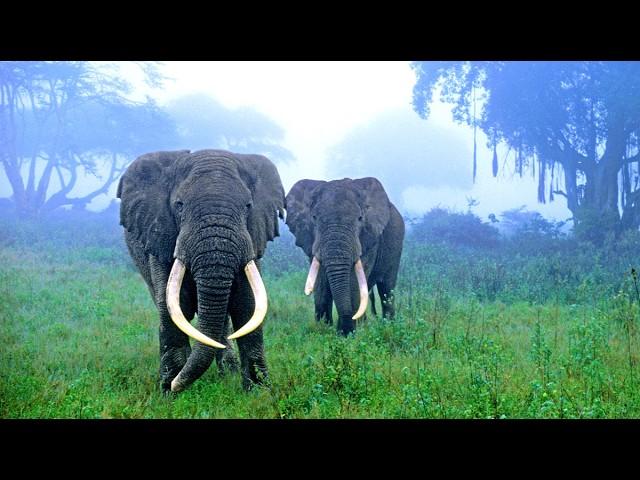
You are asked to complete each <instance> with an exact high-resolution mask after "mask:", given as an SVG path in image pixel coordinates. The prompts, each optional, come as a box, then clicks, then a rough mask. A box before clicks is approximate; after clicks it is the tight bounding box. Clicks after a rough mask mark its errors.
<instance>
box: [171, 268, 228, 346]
mask: <svg viewBox="0 0 640 480" xmlns="http://www.w3.org/2000/svg"><path fill="white" fill-rule="evenodd" d="M186 270H187V269H186V267H185V266H184V264H183V263H182V262H181V261H180V260H178V259H177V258H176V259H175V260H174V262H173V267H171V273H170V274H169V280H168V281H167V292H166V297H167V309H168V310H169V315H170V316H171V320H173V323H175V324H176V326H177V327H178V328H179V329H180V330H182V331H183V332H184V333H186V334H187V335H189V336H190V337H191V338H194V339H195V340H198V341H199V342H202V343H204V344H205V345H209V346H211V347H216V348H226V347H225V346H224V345H223V344H221V343H218V342H216V341H215V340H213V339H211V338H209V337H207V336H206V335H205V334H204V333H202V332H199V331H198V330H197V329H196V328H195V327H194V326H193V325H191V324H190V323H189V321H188V320H187V319H186V318H184V315H183V314H182V310H181V309H180V287H182V279H183V278H184V272H185V271H186Z"/></svg>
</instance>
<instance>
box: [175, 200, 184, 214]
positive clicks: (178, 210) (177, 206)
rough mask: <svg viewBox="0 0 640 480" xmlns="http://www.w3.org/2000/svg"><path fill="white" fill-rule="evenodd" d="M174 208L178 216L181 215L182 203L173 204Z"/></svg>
mask: <svg viewBox="0 0 640 480" xmlns="http://www.w3.org/2000/svg"><path fill="white" fill-rule="evenodd" d="M174 207H175V209H176V212H177V213H178V214H180V213H182V208H183V207H184V203H182V202H181V201H180V200H178V201H177V202H176V203H175V204H174Z"/></svg>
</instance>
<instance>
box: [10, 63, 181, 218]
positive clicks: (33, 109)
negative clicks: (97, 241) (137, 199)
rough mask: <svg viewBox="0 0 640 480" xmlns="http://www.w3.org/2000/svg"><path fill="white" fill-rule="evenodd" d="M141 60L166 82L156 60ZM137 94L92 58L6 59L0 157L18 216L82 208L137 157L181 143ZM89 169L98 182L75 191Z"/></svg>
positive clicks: (155, 81) (150, 75)
mask: <svg viewBox="0 0 640 480" xmlns="http://www.w3.org/2000/svg"><path fill="white" fill-rule="evenodd" d="M139 66H140V67H141V68H142V70H143V73H144V79H145V81H146V82H147V84H148V85H151V86H159V85H161V83H162V80H163V77H162V76H161V75H160V74H159V73H158V70H157V68H156V66H155V65H153V64H139ZM131 92H132V86H131V85H130V83H129V82H127V81H126V80H125V79H124V78H122V76H121V75H120V74H119V73H118V72H117V71H114V70H111V69H109V68H108V67H107V66H97V65H94V64H92V63H90V62H0V139H2V141H1V142H0V161H1V162H2V166H3V169H4V172H5V174H6V176H7V178H8V180H9V183H10V185H11V189H12V192H13V194H12V197H11V199H12V201H13V204H14V207H15V209H16V211H17V212H18V213H19V214H20V215H23V216H24V215H42V214H45V213H47V212H50V211H52V210H54V209H56V208H58V207H61V206H65V205H71V206H74V207H84V206H85V205H86V204H87V203H89V202H90V201H91V200H93V199H94V198H95V197H97V196H98V195H101V194H104V193H107V192H108V190H109V188H110V186H111V185H112V184H113V183H114V182H115V181H116V180H117V179H118V178H119V176H120V174H121V173H122V172H123V171H124V169H125V168H126V167H127V165H128V164H129V163H130V162H131V161H132V160H133V159H134V158H135V157H136V156H137V155H140V154H141V153H144V152H145V151H148V150H150V149H153V150H157V149H158V148H159V147H161V146H162V145H168V144H170V143H171V142H172V141H175V140H174V139H175V127H174V126H173V124H172V122H171V121H170V119H169V118H168V116H167V115H166V114H165V113H164V112H162V111H161V110H160V109H159V108H158V107H157V106H156V105H155V104H154V102H153V101H152V100H150V99H149V98H147V99H146V101H144V102H142V101H134V100H131V99H130V98H129V94H130V93H131ZM86 174H89V175H90V176H93V177H95V178H97V179H99V180H100V181H101V182H100V184H99V185H98V186H97V187H96V188H95V189H94V190H93V191H91V192H89V193H85V194H83V195H81V196H72V195H73V194H74V192H75V193H77V188H76V187H77V186H78V178H79V177H81V176H82V175H86Z"/></svg>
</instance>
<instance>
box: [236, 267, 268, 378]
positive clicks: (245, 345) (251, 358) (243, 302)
mask: <svg viewBox="0 0 640 480" xmlns="http://www.w3.org/2000/svg"><path fill="white" fill-rule="evenodd" d="M256 263H257V262H256ZM254 308H255V301H254V298H253V293H252V291H251V287H250V286H249V282H248V280H247V278H246V276H244V275H241V276H240V277H239V278H238V281H237V283H236V285H235V288H234V292H233V294H232V298H231V302H230V314H231V322H232V324H233V328H234V331H237V330H239V329H240V328H241V327H242V326H243V325H244V324H245V323H247V321H248V320H249V319H250V318H251V316H252V315H253V311H254ZM236 342H237V343H238V351H239V353H240V369H241V372H242V386H243V388H244V389H245V390H250V389H251V388H252V387H253V386H254V385H263V384H268V377H269V375H268V369H267V362H266V359H265V355H264V340H263V336H262V325H261V326H259V327H258V328H257V329H255V330H254V331H253V332H251V333H249V334H247V335H244V336H243V337H240V338H238V339H237V340H236Z"/></svg>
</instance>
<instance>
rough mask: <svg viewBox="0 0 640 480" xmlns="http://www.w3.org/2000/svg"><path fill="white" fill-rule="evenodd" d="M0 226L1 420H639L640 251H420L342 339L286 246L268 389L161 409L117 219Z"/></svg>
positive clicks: (139, 284)
mask: <svg viewBox="0 0 640 480" xmlns="http://www.w3.org/2000/svg"><path fill="white" fill-rule="evenodd" d="M0 227H1V230H0V231H2V233H0V265H1V267H0V299H1V302H0V322H1V324H2V328H1V329H0V345H2V349H1V350H0V418H638V417H640V388H639V386H640V371H639V370H638V358H639V357H638V355H639V353H640V351H639V345H638V341H639V338H638V337H639V334H638V331H637V328H638V321H639V320H640V308H639V306H638V305H639V300H640V298H638V296H637V290H636V287H637V285H635V284H634V281H633V278H632V276H631V274H630V273H629V272H630V266H633V262H634V261H635V262H636V264H635V267H636V268H637V267H638V250H637V244H629V245H626V246H624V245H623V246H622V247H618V248H619V249H618V250H617V251H616V252H617V253H616V254H615V258H614V257H613V256H612V257H611V258H608V257H607V254H606V253H597V252H596V251H595V250H594V251H591V250H588V249H587V250H584V249H583V250H582V251H581V252H582V253H581V254H580V255H582V256H580V255H575V256H573V257H570V256H568V255H567V254H566V252H562V251H558V252H555V253H549V252H541V254H540V255H537V256H518V255H513V254H510V255H509V257H506V254H505V253H504V252H503V253H500V254H497V253H496V254H495V255H494V254H492V253H487V254H482V255H480V254H479V253H478V252H477V251H474V252H470V251H466V250H464V249H462V250H461V249H454V248H451V247H447V246H444V245H440V246H438V245H425V244H418V243H415V242H412V241H410V240H409V241H408V242H407V245H406V247H405V251H404V253H403V264H402V267H401V278H400V284H399V286H398V300H397V302H398V304H397V305H398V312H399V313H398V317H397V318H396V319H395V320H394V321H387V320H382V319H379V318H374V317H372V315H371V314H369V315H368V319H367V320H366V321H364V322H362V323H360V325H359V328H358V330H357V334H356V335H355V337H353V338H347V339H345V338H341V337H338V336H337V335H336V333H335V330H334V328H333V327H329V326H326V325H324V324H318V323H316V322H315V320H314V319H313V300H312V299H311V298H308V297H305V296H304V295H303V293H302V289H303V284H304V280H305V276H306V260H305V259H304V257H303V255H302V252H300V251H299V249H296V248H295V247H294V246H293V244H292V242H291V239H290V238H287V237H282V238H279V239H277V240H276V241H275V242H274V243H271V244H270V245H269V249H268V250H267V257H266V258H265V261H264V270H265V272H266V273H265V275H264V280H265V285H266V287H267V291H268V293H269V302H270V309H269V314H268V317H267V319H266V322H265V331H264V336H265V351H266V356H267V362H268V366H269V369H270V373H271V380H272V387H271V388H270V389H266V388H260V389H256V390H253V391H251V392H249V393H247V392H244V391H243V390H242V388H241V379H240V375H239V374H230V375H225V376H220V375H219V374H218V372H217V370H216V369H215V368H211V369H209V371H207V373H206V374H205V375H204V376H203V377H202V378H201V379H200V380H198V381H197V382H196V383H194V384H193V385H192V386H191V387H190V388H189V389H188V390H186V391H185V392H183V393H181V394H179V395H177V396H175V397H164V396H163V395H162V394H161V392H160V390H159V385H158V372H157V369H158V363H159V358H158V324H157V314H156V310H155V307H154V306H153V304H152V302H151V299H150V296H149V293H148V290H147V288H146V287H145V285H144V282H143V280H142V278H141V277H140V275H139V274H138V273H137V271H136V270H135V269H134V267H133V265H132V263H131V261H130V259H129V257H128V254H127V252H126V250H125V248H124V244H123V242H122V238H121V232H120V228H119V227H117V220H115V228H113V227H112V228H106V229H105V228H104V227H102V226H101V224H99V223H96V222H94V223H92V222H91V221H90V220H87V222H85V223H79V222H76V223H74V224H72V225H70V224H65V222H64V220H63V219H61V220H59V221H57V223H56V222H55V221H53V222H51V223H50V224H49V225H48V227H47V229H46V230H44V229H42V228H41V227H38V226H37V225H36V224H34V223H29V222H26V223H25V222H22V223H20V224H16V223H15V222H13V221H10V220H8V219H2V221H1V224H0ZM620 249H621V250H620ZM497 255H500V256H497ZM505 258H508V260H505ZM614 259H615V262H617V263H615V262H614ZM614 264H615V265H614ZM612 265H613V266H612Z"/></svg>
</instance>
